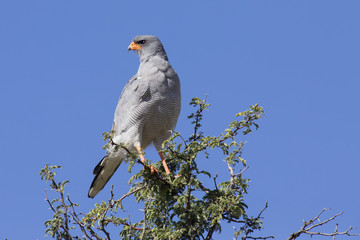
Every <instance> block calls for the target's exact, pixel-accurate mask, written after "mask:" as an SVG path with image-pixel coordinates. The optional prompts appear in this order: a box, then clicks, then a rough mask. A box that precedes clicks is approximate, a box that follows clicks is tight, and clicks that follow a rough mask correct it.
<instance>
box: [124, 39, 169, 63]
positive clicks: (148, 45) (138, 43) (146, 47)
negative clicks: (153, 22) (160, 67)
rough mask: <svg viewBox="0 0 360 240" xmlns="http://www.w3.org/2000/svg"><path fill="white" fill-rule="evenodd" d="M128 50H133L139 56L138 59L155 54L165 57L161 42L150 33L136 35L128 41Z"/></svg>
mask: <svg viewBox="0 0 360 240" xmlns="http://www.w3.org/2000/svg"><path fill="white" fill-rule="evenodd" d="M128 50H129V51H130V50H134V51H135V52H136V54H138V55H139V56H140V59H142V58H148V57H150V56H154V55H157V54H159V55H160V56H164V57H165V58H166V59H167V56H166V53H165V50H164V47H163V45H162V43H161V42H160V40H159V39H158V38H157V37H155V36H151V35H140V36H136V37H135V38H134V39H133V41H132V42H131V43H130V45H129V47H128Z"/></svg>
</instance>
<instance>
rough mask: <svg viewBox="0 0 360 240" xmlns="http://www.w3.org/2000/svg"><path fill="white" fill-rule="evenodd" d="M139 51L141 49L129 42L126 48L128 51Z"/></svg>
mask: <svg viewBox="0 0 360 240" xmlns="http://www.w3.org/2000/svg"><path fill="white" fill-rule="evenodd" d="M140 49H142V47H141V46H140V45H139V44H136V43H134V42H131V43H130V45H129V47H128V50H140Z"/></svg>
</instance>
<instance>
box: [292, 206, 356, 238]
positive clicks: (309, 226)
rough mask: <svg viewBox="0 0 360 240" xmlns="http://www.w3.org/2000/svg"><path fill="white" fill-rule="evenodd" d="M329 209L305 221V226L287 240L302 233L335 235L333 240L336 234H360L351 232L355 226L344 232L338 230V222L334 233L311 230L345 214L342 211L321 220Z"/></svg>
mask: <svg viewBox="0 0 360 240" xmlns="http://www.w3.org/2000/svg"><path fill="white" fill-rule="evenodd" d="M328 210H329V209H326V208H324V209H323V210H321V212H320V213H319V214H318V215H317V216H316V217H314V218H313V219H310V220H309V221H307V222H305V221H304V226H302V228H301V229H300V230H299V231H297V232H295V233H292V234H290V236H289V238H288V239H287V240H294V239H296V238H298V237H299V236H300V235H301V234H307V235H310V237H312V236H316V235H317V236H327V237H333V240H334V239H335V236H338V235H346V236H360V234H352V233H350V231H351V230H352V229H354V228H353V227H349V228H348V229H347V230H346V231H344V232H338V224H336V225H335V230H334V232H332V233H324V232H311V231H310V230H312V229H314V228H317V227H320V226H322V225H324V224H327V223H328V222H330V221H332V220H334V219H335V218H337V217H338V216H341V215H342V214H343V212H341V213H337V214H335V215H334V216H332V217H331V218H329V219H327V220H325V221H321V220H320V216H321V215H322V214H323V213H324V212H325V211H328ZM315 221H319V223H317V224H314V222H315Z"/></svg>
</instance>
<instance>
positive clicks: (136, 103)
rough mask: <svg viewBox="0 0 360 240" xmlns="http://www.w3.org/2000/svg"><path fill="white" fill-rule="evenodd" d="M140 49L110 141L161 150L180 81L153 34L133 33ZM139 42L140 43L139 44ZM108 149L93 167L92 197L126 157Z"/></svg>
mask: <svg viewBox="0 0 360 240" xmlns="http://www.w3.org/2000/svg"><path fill="white" fill-rule="evenodd" d="M133 42H135V43H139V44H140V45H141V47H142V49H139V50H135V52H136V53H137V54H138V55H139V57H140V66H139V69H138V72H137V73H136V75H135V76H134V77H132V78H131V79H130V80H129V81H128V83H127V84H126V85H125V87H124V89H123V91H122V93H121V95H120V98H119V102H118V105H117V107H116V110H115V116H114V121H113V128H112V129H113V131H114V132H115V133H114V137H113V139H112V140H113V142H114V143H116V144H124V145H126V146H128V150H130V151H132V152H133V151H136V147H137V146H141V147H142V148H146V147H147V146H148V145H150V144H151V143H152V142H153V143H154V146H155V148H156V149H157V150H158V151H159V150H161V144H162V143H163V141H165V140H166V139H168V138H169V137H170V135H171V132H172V130H173V129H174V128H175V126H176V123H177V120H178V117H179V113H180V108H181V93H180V80H179V77H178V75H177V74H176V72H175V71H174V69H173V68H172V67H171V65H170V63H169V61H168V57H167V55H166V53H165V50H164V48H163V45H162V44H161V42H160V40H159V39H158V38H157V37H155V36H150V35H142V36H136V37H135V38H134V40H133ZM141 43H143V44H141ZM114 149H115V148H111V149H109V150H108V153H107V155H106V156H105V157H104V158H103V159H102V160H101V161H100V163H99V164H98V165H97V166H96V167H95V169H94V174H95V178H94V180H93V182H92V184H91V187H90V190H89V194H88V195H89V197H95V196H96V194H97V193H98V192H99V191H100V190H101V189H103V187H104V186H105V185H106V183H107V182H108V181H109V179H110V178H111V177H112V175H113V174H114V173H115V171H116V169H117V168H118V167H119V165H120V164H121V162H122V161H123V160H124V158H126V152H125V151H124V150H122V151H121V150H118V151H115V150H114Z"/></svg>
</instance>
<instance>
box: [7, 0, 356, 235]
mask: <svg viewBox="0 0 360 240" xmlns="http://www.w3.org/2000/svg"><path fill="white" fill-rule="evenodd" d="M359 9H360V1H358V0H346V1H340V0H338V1H334V0H316V1H314V0H301V1H300V0H296V1H295V0H281V1H280V0H271V1H270V0H257V1H250V0H247V1H244V0H229V1H157V0H154V1H143V0H139V1H114V0H109V1H94V0H86V1H85V0H76V1H45V0H30V1H29V0H13V1H1V2H0V104H1V117H0V134H1V138H0V153H1V157H2V161H1V174H0V182H1V183H2V188H1V189H2V191H1V197H0V211H1V217H0V239H4V238H8V239H43V238H44V235H45V232H44V230H45V227H44V225H43V223H44V221H45V220H46V219H49V218H50V217H51V216H52V213H51V212H50V211H49V210H48V205H47V203H46V202H45V201H44V198H45V194H44V189H45V188H47V189H48V188H49V187H47V185H46V184H44V183H43V182H42V181H41V180H40V178H39V175H38V172H39V170H40V169H41V168H42V167H43V166H44V165H45V163H50V164H56V165H57V164H59V165H62V166H63V169H62V170H61V171H60V172H59V174H58V177H59V179H58V180H59V181H60V180H65V179H71V182H70V184H69V187H68V191H69V192H70V194H71V197H72V199H73V201H74V202H78V203H80V204H81V206H82V208H81V209H85V210H83V211H84V212H86V211H87V210H88V209H90V208H91V207H92V206H93V205H94V203H96V202H99V201H100V200H105V199H107V198H108V196H109V188H110V185H111V184H114V185H115V188H117V190H118V195H121V194H122V193H124V192H126V191H127V190H128V185H127V184H126V182H127V177H128V175H127V166H126V165H124V166H123V167H120V168H119V169H118V171H117V173H116V174H115V176H114V177H113V178H112V180H111V181H110V183H109V185H108V186H107V187H106V188H105V189H104V191H103V192H102V193H101V194H99V195H98V196H97V197H96V198H95V199H93V200H92V199H88V198H87V191H88V188H89V185H90V183H91V181H92V178H93V175H92V170H93V168H94V166H95V165H96V164H97V163H98V161H99V160H100V159H101V157H102V156H103V155H104V153H105V152H104V150H102V145H103V144H104V143H103V142H102V136H101V133H102V132H106V131H109V130H110V128H111V125H112V119H113V113H114V109H115V106H116V103H117V100H118V97H119V95H120V93H121V90H122V88H123V87H124V85H125V84H126V82H127V80H128V79H129V78H130V77H131V76H132V75H134V74H135V73H136V71H137V68H138V57H137V56H136V55H135V54H134V53H131V52H129V53H128V51H127V46H128V45H129V43H130V42H131V40H132V38H133V37H134V36H135V35H139V34H152V35H156V36H158V37H159V38H160V39H161V40H162V42H163V44H164V46H165V49H166V51H167V53H168V56H169V59H170V62H171V64H172V65H173V67H174V68H175V70H176V71H177V72H178V74H179V76H180V78H181V84H182V112H181V115H180V118H179V122H178V125H177V130H178V131H180V132H181V133H182V134H183V135H184V136H187V135H188V134H190V131H191V128H190V121H189V120H187V118H186V116H187V115H188V114H189V113H190V112H191V111H192V108H191V107H190V106H189V105H188V102H189V101H190V99H191V98H193V97H204V96H205V95H208V101H209V102H210V103H211V104H212V106H211V108H210V111H209V112H208V113H207V114H206V115H205V122H204V131H205V133H207V134H209V135H216V134H218V133H219V132H220V131H222V130H223V129H224V128H225V127H226V125H227V123H228V122H230V121H232V120H233V119H234V115H235V114H236V113H237V112H240V111H242V110H245V109H247V108H248V106H249V105H251V104H255V103H259V104H260V105H261V106H263V107H264V110H265V114H266V115H265V117H264V118H262V119H261V121H260V123H259V124H260V129H259V130H258V131H256V132H255V133H254V134H252V135H251V136H249V137H246V138H245V139H244V140H247V141H248V143H247V144H246V146H245V148H244V155H243V157H244V158H246V159H247V161H248V164H249V166H250V168H249V169H248V170H247V171H246V177H249V178H251V180H252V181H251V184H250V189H249V194H248V195H247V196H246V201H247V203H248V205H249V210H248V211H249V213H253V214H257V212H258V211H259V210H260V209H261V208H262V207H263V206H264V204H265V202H266V201H269V208H268V210H267V211H266V212H265V214H264V217H265V219H264V229H263V230H262V232H260V233H259V235H263V236H265V235H269V234H273V235H275V236H276V237H277V239H284V238H286V237H287V236H288V235H289V234H290V233H291V232H294V231H297V230H298V229H299V227H300V226H301V225H302V221H301V220H302V219H308V218H310V217H313V216H315V215H316V214H317V213H318V212H319V211H320V210H321V209H322V208H324V207H326V208H331V209H332V212H331V213H332V214H335V213H337V212H340V211H344V215H343V216H342V217H341V218H340V219H339V220H338V221H337V222H338V223H339V224H340V226H339V227H340V230H342V229H345V228H347V227H348V226H349V225H352V226H354V227H357V228H358V233H359V231H360V221H359V215H360V205H359V198H360V190H359V189H360V187H359V184H360V174H359V169H360V161H359V160H360V159H359V149H360V144H359V135H360V126H359V118H360V111H359V101H360V96H359V89H360V84H359V81H360V71H359V67H360V58H359V56H360V44H359V43H360V27H359V23H360V14H359ZM147 152H148V154H147V158H152V159H155V160H157V158H158V156H157V155H156V154H155V153H154V151H153V150H151V149H149V151H147ZM206 164H207V165H208V166H209V168H210V172H211V173H213V174H214V173H215V172H216V171H223V173H224V174H227V173H226V166H223V165H221V164H222V162H221V159H220V158H218V159H211V160H209V162H207V163H206ZM219 166H222V167H223V169H222V168H221V167H219ZM128 204H130V203H128ZM125 214H126V213H125ZM329 216H330V215H329ZM329 230H333V225H332V226H331V228H329ZM232 234H233V230H232V227H231V226H229V227H228V228H224V231H223V235H222V238H220V237H219V236H215V237H214V239H232V238H231V237H232ZM339 239H341V238H339Z"/></svg>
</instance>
